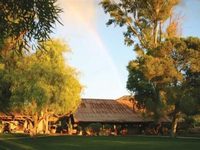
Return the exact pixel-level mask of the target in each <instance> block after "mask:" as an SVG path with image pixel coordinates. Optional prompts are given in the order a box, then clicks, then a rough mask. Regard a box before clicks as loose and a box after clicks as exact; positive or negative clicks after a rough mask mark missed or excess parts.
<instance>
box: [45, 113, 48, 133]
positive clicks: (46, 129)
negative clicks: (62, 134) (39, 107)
mask: <svg viewBox="0 0 200 150" xmlns="http://www.w3.org/2000/svg"><path fill="white" fill-rule="evenodd" d="M44 123H45V134H49V115H46V117H45V120H44Z"/></svg>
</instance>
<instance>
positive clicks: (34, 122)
mask: <svg viewBox="0 0 200 150" xmlns="http://www.w3.org/2000/svg"><path fill="white" fill-rule="evenodd" d="M37 127H38V113H35V115H34V116H33V129H32V131H31V132H30V135H31V136H35V135H36V134H37Z"/></svg>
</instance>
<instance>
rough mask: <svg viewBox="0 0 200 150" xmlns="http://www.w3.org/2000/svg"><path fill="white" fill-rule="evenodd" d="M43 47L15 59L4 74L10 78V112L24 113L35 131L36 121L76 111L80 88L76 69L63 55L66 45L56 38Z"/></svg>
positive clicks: (37, 122) (66, 48) (66, 49)
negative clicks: (68, 63)
mask: <svg viewBox="0 0 200 150" xmlns="http://www.w3.org/2000/svg"><path fill="white" fill-rule="evenodd" d="M44 47H45V50H46V51H45V52H41V51H37V52H36V53H34V54H31V55H28V56H26V57H24V58H19V59H18V60H16V63H15V65H14V66H13V68H11V69H10V70H9V71H8V70H6V71H7V73H5V74H4V77H5V78H7V80H8V81H10V92H11V96H10V98H9V106H10V107H9V108H10V111H13V112H18V113H20V114H22V115H24V116H26V119H28V120H29V121H30V122H31V123H32V124H33V126H34V128H33V133H34V134H36V133H37V127H38V124H39V122H40V121H42V120H45V121H46V123H47V122H48V118H49V117H50V116H51V115H52V114H63V115H66V114H68V113H72V112H73V111H75V110H76V108H77V107H78V104H79V103H80V93H81V90H82V87H81V85H80V83H79V81H78V79H77V73H76V71H75V69H73V68H72V67H70V66H69V65H66V62H65V60H64V58H63V52H66V51H68V50H69V48H68V47H66V45H65V44H63V43H62V42H60V41H57V40H54V41H47V42H45V43H44ZM16 59H17V58H16ZM1 100H2V99H1ZM46 126H47V127H48V124H47V125H46ZM47 129H48V128H47ZM46 131H47V130H46Z"/></svg>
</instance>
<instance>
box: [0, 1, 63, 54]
mask: <svg viewBox="0 0 200 150" xmlns="http://www.w3.org/2000/svg"><path fill="white" fill-rule="evenodd" d="M56 2H57V0H17V1H16V0H0V32H1V35H0V50H2V44H3V45H4V46H3V49H8V48H9V50H15V51H16V52H21V50H22V48H26V49H27V48H28V45H30V44H33V43H35V44H37V42H40V41H44V40H47V39H48V38H49V34H50V33H52V29H53V28H54V24H55V23H56V21H58V22H59V16H58V15H59V13H61V9H60V8H59V7H58V6H56ZM8 38H11V39H12V43H10V45H9V47H7V46H6V45H5V43H6V41H5V40H7V39H8ZM16 47H17V49H16ZM28 50H29V49H28Z"/></svg>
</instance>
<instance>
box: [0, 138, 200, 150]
mask: <svg viewBox="0 0 200 150" xmlns="http://www.w3.org/2000/svg"><path fill="white" fill-rule="evenodd" d="M199 147H200V140H199V139H172V138H166V137H140V136H130V137H78V136H51V137H50V136H46V137H37V138H30V137H20V136H19V135H18V136H17V137H16V136H15V135H6V136H5V135H0V150H24V149H30V150H197V149H199Z"/></svg>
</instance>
